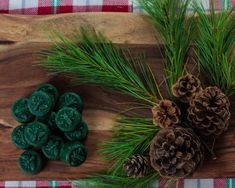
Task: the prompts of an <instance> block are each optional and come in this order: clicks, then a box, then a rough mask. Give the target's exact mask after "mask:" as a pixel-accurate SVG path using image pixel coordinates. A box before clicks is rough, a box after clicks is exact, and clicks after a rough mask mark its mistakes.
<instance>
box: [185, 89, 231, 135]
mask: <svg viewBox="0 0 235 188" xmlns="http://www.w3.org/2000/svg"><path fill="white" fill-rule="evenodd" d="M229 106H230V102H229V99H228V97H227V96H226V95H225V94H224V93H223V92H222V91H221V90H220V89H219V88H217V87H207V88H206V89H204V90H203V91H202V92H201V93H199V94H198V95H196V96H195V98H194V99H193V100H192V101H190V106H189V108H188V119H189V120H190V121H191V122H192V126H193V127H194V128H195V129H198V130H199V131H200V132H201V133H202V134H204V135H213V136H218V135H221V134H222V133H223V132H224V131H226V130H227V128H228V125H229V119H230V116H231V114H230V111H229Z"/></svg>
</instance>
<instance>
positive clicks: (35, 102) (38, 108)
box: [28, 91, 54, 116]
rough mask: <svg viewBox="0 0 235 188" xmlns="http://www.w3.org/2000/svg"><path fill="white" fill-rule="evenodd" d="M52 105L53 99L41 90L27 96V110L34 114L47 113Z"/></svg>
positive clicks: (43, 114) (41, 114)
mask: <svg viewBox="0 0 235 188" xmlns="http://www.w3.org/2000/svg"><path fill="white" fill-rule="evenodd" d="M53 106H54V99H53V98H52V97H51V96H50V95H48V94H47V93H45V92H43V91H36V92H34V93H33V94H32V95H31V97H30V98H29V103H28V107H29V111H30V112H31V113H32V114H33V115H35V116H45V115H47V114H48V113H49V112H50V111H51V109H52V108H53Z"/></svg>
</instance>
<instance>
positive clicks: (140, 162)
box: [123, 155, 150, 178]
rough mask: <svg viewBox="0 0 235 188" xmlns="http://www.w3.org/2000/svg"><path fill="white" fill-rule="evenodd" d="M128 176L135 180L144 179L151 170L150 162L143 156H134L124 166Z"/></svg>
mask: <svg viewBox="0 0 235 188" xmlns="http://www.w3.org/2000/svg"><path fill="white" fill-rule="evenodd" d="M123 167H124V170H125V171H126V173H127V176H129V177H133V178H141V177H144V176H145V175H146V174H147V173H148V172H149V170H150V161H149V160H148V159H147V158H146V157H144V156H142V155H133V156H131V157H130V158H128V159H127V161H126V162H125V164H124V166H123Z"/></svg>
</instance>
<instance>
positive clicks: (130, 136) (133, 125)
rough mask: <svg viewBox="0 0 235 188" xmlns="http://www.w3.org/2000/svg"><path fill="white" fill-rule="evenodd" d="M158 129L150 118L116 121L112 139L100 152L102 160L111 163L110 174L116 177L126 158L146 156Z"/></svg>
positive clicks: (125, 118) (124, 118)
mask: <svg viewBox="0 0 235 188" xmlns="http://www.w3.org/2000/svg"><path fill="white" fill-rule="evenodd" d="M159 129H160V128H159V127H157V126H155V125H153V123H152V119H151V118H127V117H122V118H120V119H118V121H117V125H116V126H115V127H114V129H113V132H114V137H113V138H112V139H111V140H110V141H107V142H106V143H105V144H104V145H103V147H102V149H101V150H100V153H101V154H102V156H103V158H104V159H105V160H107V161H108V162H110V163H112V167H111V168H110V170H109V172H110V174H112V175H117V174H118V173H119V172H121V171H122V170H123V163H124V162H125V161H126V159H127V158H128V157H130V156H132V155H134V154H146V152H148V148H149V145H150V143H151V141H152V139H153V138H154V136H155V135H156V134H157V132H158V131H159ZM147 154H148V153H147Z"/></svg>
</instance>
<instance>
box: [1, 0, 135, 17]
mask: <svg viewBox="0 0 235 188" xmlns="http://www.w3.org/2000/svg"><path fill="white" fill-rule="evenodd" d="M132 11H133V3H132V1H131V0H0V13H6V14H27V15H43V14H58V13H68V12H132Z"/></svg>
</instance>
